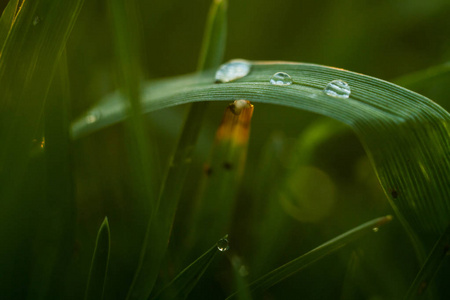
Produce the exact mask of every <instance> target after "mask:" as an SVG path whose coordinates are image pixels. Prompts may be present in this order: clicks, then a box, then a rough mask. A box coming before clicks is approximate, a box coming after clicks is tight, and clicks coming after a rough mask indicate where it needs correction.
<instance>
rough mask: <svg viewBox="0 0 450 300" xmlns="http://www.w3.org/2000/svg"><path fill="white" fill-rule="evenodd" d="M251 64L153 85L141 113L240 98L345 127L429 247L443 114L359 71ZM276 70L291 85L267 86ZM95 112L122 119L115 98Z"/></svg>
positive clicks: (443, 206) (437, 202)
mask: <svg viewBox="0 0 450 300" xmlns="http://www.w3.org/2000/svg"><path fill="white" fill-rule="evenodd" d="M251 64H252V70H251V72H250V74H248V75H247V76H245V77H243V78H240V79H238V80H236V81H234V82H230V83H223V84H211V83H210V82H211V78H212V77H213V73H212V72H211V73H210V72H205V73H202V74H194V75H190V76H184V77H180V78H175V79H168V80H162V81H159V82H154V83H150V84H149V85H148V86H147V88H146V89H145V90H144V91H143V93H144V97H143V99H144V100H143V101H144V104H143V105H144V111H152V110H157V109H161V108H163V107H169V106H173V105H178V104H181V103H189V102H198V101H207V100H209V99H211V98H214V99H215V100H217V101H230V100H233V99H236V98H238V99H241V98H242V99H247V100H249V101H252V102H262V103H272V104H278V105H284V106H289V107H292V108H298V109H303V110H307V111H310V112H315V113H318V114H322V115H325V116H328V117H331V118H334V119H336V120H338V121H341V122H343V123H346V124H348V125H350V127H351V128H352V129H353V130H354V131H355V132H356V134H357V136H358V137H359V138H360V140H361V142H362V143H363V145H364V147H365V149H366V151H367V153H368V156H369V158H370V159H371V162H372V164H373V166H374V168H375V171H376V173H377V176H378V178H379V179H380V182H381V185H382V187H383V189H384V191H385V193H386V195H387V197H388V199H389V203H390V204H391V206H392V207H393V209H394V210H395V212H396V214H397V215H398V217H399V219H400V220H401V221H402V223H404V224H407V225H408V226H410V227H411V228H412V230H413V231H414V232H416V233H417V234H418V236H419V239H420V240H421V242H422V243H424V244H425V246H426V247H427V248H428V247H431V246H432V245H433V244H434V242H435V240H436V239H437V238H438V237H439V236H440V235H441V234H442V232H443V231H444V230H445V228H446V226H447V222H448V219H449V216H450V204H449V202H448V200H447V199H448V195H449V194H450V176H449V175H450V174H449V172H450V171H449V170H450V157H449V153H448V149H449V147H450V126H449V122H450V115H449V114H448V112H446V111H445V110H444V109H443V108H442V107H440V106H439V105H437V104H436V103H434V102H432V101H431V100H429V99H428V98H426V97H424V96H421V95H419V94H417V93H414V92H412V91H409V90H407V89H405V88H402V87H399V86H397V85H394V84H391V83H388V82H386V81H383V80H379V79H376V78H373V77H369V76H366V75H362V74H358V73H353V72H349V71H345V70H341V69H336V68H331V67H325V66H318V65H312V64H301V63H283V62H252V63H251ZM279 71H284V72H287V73H288V74H290V76H291V77H292V78H293V81H294V83H293V84H292V85H289V86H276V85H271V84H270V83H269V79H270V77H271V76H272V75H273V74H274V73H275V72H279ZM336 78H339V79H342V80H344V81H345V82H347V83H348V84H349V85H350V87H351V89H352V92H351V95H350V98H348V99H339V98H335V97H331V96H328V95H326V94H325V93H324V92H323V89H324V87H325V86H326V85H327V84H328V83H329V82H330V81H332V80H334V79H336ZM168 90H169V91H168ZM116 100H117V98H116ZM92 111H101V112H104V113H105V114H107V115H108V118H107V119H108V121H110V122H115V121H119V120H120V119H122V118H123V111H122V108H121V107H120V104H118V102H114V97H113V98H112V99H111V98H110V99H109V100H106V99H105V101H104V102H103V101H102V102H101V103H99V105H98V106H97V107H96V108H94V109H93V110H92ZM102 125H106V122H105V123H104V124H102ZM97 128H98V127H97ZM73 129H74V131H75V132H78V133H81V132H87V131H88V130H89V129H88V126H86V124H83V121H80V122H76V123H75V124H74V127H73ZM92 130H94V128H92ZM411 149H414V151H411ZM428 249H429V248H428Z"/></svg>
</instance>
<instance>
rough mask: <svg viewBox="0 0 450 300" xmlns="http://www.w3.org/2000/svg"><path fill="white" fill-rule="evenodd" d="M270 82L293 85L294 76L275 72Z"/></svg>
mask: <svg viewBox="0 0 450 300" xmlns="http://www.w3.org/2000/svg"><path fill="white" fill-rule="evenodd" d="M270 83H271V84H274V85H291V84H292V78H291V76H289V74H287V73H284V72H278V73H275V74H273V76H272V77H271V78H270Z"/></svg>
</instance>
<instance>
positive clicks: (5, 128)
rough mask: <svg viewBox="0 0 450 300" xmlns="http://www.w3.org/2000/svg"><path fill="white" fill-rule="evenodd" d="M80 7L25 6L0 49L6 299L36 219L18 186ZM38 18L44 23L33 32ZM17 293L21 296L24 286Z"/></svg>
mask: <svg viewBox="0 0 450 300" xmlns="http://www.w3.org/2000/svg"><path fill="white" fill-rule="evenodd" d="M82 4H83V1H82V0H69V1H63V2H62V1H52V0H36V1H24V2H23V4H22V7H21V10H20V13H19V14H18V15H17V18H16V19H15V21H14V25H13V26H12V28H11V30H10V32H9V34H8V37H7V39H6V43H5V44H4V46H3V49H2V54H1V57H0V86H1V87H2V88H1V89H0V140H1V141H2V147H1V149H0V199H2V201H1V203H0V240H1V241H2V245H3V246H2V247H1V248H0V266H1V267H0V271H1V273H2V274H8V276H2V277H1V279H0V287H1V288H2V291H4V292H3V293H2V294H3V295H4V296H5V297H8V296H7V295H8V291H9V290H10V289H13V286H14V285H16V284H18V283H19V282H20V280H22V279H23V278H25V277H26V275H25V276H24V274H27V273H28V271H29V270H28V268H29V266H30V265H29V264H28V265H27V266H26V267H25V269H19V268H17V267H16V266H15V264H17V261H13V260H11V257H14V256H15V255H17V253H18V251H21V252H20V253H23V254H24V257H23V258H21V260H22V261H24V262H26V259H27V258H26V252H27V251H28V249H30V248H31V245H28V244H27V243H29V242H30V240H26V239H25V238H24V237H26V236H28V234H30V232H33V230H34V228H35V225H36V222H37V220H36V218H35V217H37V215H36V214H33V213H31V212H30V209H31V208H33V207H34V204H35V202H34V201H35V199H34V198H33V197H29V198H25V199H23V198H21V199H19V194H20V193H21V192H22V191H23V190H24V189H27V188H28V187H24V186H22V183H23V180H24V177H25V176H26V175H27V174H26V173H27V167H28V166H29V164H28V163H29V159H30V156H29V154H30V150H31V149H32V147H33V139H34V138H35V134H36V131H37V128H38V127H39V126H38V125H39V122H41V119H42V112H43V110H44V104H45V99H46V96H47V94H48V90H49V87H50V85H51V82H52V78H53V75H54V73H55V70H56V67H57V64H58V63H59V61H60V57H61V55H62V53H63V50H64V47H65V44H66V41H67V39H68V37H69V35H70V33H71V30H72V28H73V26H74V23H75V21H76V19H77V17H78V14H79V12H80V9H81V7H82ZM37 15H38V16H39V17H40V18H41V19H42V21H41V22H40V23H39V24H36V25H35V26H34V25H33V20H34V19H35V18H36V16H37ZM41 172H42V173H43V170H41ZM40 175H41V177H42V174H40ZM37 176H39V175H37ZM28 212H30V213H28ZM28 216H30V218H28ZM25 240H26V242H25ZM24 244H25V245H24ZM24 249H27V250H26V251H24ZM20 288H21V289H22V290H23V286H22V287H20Z"/></svg>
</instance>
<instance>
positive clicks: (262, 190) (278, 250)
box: [250, 133, 292, 277]
mask: <svg viewBox="0 0 450 300" xmlns="http://www.w3.org/2000/svg"><path fill="white" fill-rule="evenodd" d="M287 149H288V142H287V139H286V137H285V136H284V135H281V134H280V133H276V134H274V135H273V136H271V137H269V139H268V141H267V143H266V145H265V146H264V147H263V149H261V155H260V158H259V159H258V171H257V172H256V176H254V178H252V181H251V185H252V187H254V188H252V190H254V194H253V197H254V204H253V209H252V219H253V221H252V222H251V224H253V228H252V233H253V234H254V235H255V236H256V238H255V249H258V251H254V253H253V254H252V256H251V258H250V259H251V260H250V266H251V270H252V275H253V276H257V277H259V276H261V275H262V274H265V273H266V272H268V271H270V270H271V269H272V268H273V266H275V265H276V264H275V262H274V260H275V259H276V258H277V257H280V256H278V255H281V256H282V255H283V253H284V250H285V245H286V243H287V242H288V240H289V238H288V237H289V233H290V232H291V229H292V228H291V226H289V224H290V223H289V222H288V221H289V219H288V218H289V216H288V215H287V214H286V213H285V211H284V210H283V208H282V206H281V205H280V201H279V200H280V199H279V198H280V197H279V193H280V189H281V184H282V181H281V180H280V178H282V176H284V174H285V172H286V169H285V167H284V166H283V163H282V158H284V157H286V156H287V153H288V150H287ZM261 262H264V263H261Z"/></svg>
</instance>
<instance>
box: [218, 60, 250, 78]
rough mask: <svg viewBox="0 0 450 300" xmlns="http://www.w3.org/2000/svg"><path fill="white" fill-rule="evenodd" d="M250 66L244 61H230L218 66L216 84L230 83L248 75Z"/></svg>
mask: <svg viewBox="0 0 450 300" xmlns="http://www.w3.org/2000/svg"><path fill="white" fill-rule="evenodd" d="M250 69H251V64H250V63H249V62H247V61H245V60H232V61H230V62H229V63H226V64H223V65H221V66H220V68H219V70H217V72H216V82H230V81H233V80H236V79H239V78H242V77H245V76H246V75H247V74H248V73H250Z"/></svg>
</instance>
